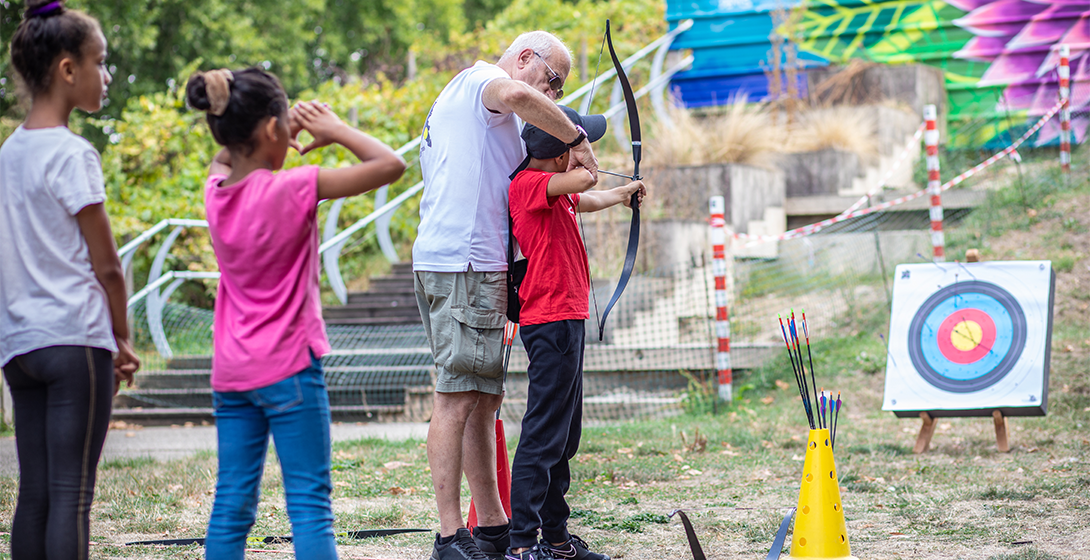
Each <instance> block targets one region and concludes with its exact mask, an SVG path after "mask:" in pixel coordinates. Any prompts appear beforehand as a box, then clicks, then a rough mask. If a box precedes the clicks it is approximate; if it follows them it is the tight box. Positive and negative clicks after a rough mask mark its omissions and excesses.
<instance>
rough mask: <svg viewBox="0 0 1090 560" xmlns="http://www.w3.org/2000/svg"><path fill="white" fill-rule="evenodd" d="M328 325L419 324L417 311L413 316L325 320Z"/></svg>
mask: <svg viewBox="0 0 1090 560" xmlns="http://www.w3.org/2000/svg"><path fill="white" fill-rule="evenodd" d="M326 323H327V324H330V325H360V326H363V325H372V326H383V325H419V324H420V315H419V313H418V314H417V315H416V316H415V317H407V316H405V317H351V318H343V319H336V320H330V321H326Z"/></svg>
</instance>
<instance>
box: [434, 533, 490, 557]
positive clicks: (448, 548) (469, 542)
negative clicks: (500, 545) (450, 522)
mask: <svg viewBox="0 0 1090 560" xmlns="http://www.w3.org/2000/svg"><path fill="white" fill-rule="evenodd" d="M431 560H489V559H488V557H487V556H485V555H484V553H483V552H481V550H480V549H479V548H477V543H475V542H473V535H470V534H469V529H464V528H463V529H458V532H456V533H454V540H452V541H450V542H449V543H447V544H439V534H438V533H436V535H435V548H433V549H432V551H431Z"/></svg>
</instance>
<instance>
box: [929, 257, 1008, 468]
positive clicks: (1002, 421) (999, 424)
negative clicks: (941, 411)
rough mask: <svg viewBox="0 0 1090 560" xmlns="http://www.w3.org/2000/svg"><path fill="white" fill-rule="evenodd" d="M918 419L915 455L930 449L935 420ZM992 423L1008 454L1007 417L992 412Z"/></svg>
mask: <svg viewBox="0 0 1090 560" xmlns="http://www.w3.org/2000/svg"><path fill="white" fill-rule="evenodd" d="M965 262H971V263H975V262H980V251H978V250H976V249H969V250H967V251H965ZM920 419H921V420H923V425H922V426H920V433H919V434H918V435H917V436H916V445H914V446H913V447H912V452H913V453H915V454H917V455H918V454H920V453H925V452H926V451H927V450H928V449H929V448H930V447H931V436H933V435H935V421H936V418H932V417H931V415H930V414H928V413H927V412H921V413H920ZM992 421H993V422H994V424H995V445H996V447H997V448H998V449H999V452H1000V453H1008V452H1010V450H1011V446H1010V442H1009V441H1008V440H1007V417H1006V416H1003V413H1002V412H1001V411H999V410H993V411H992Z"/></svg>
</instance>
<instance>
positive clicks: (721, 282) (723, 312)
mask: <svg viewBox="0 0 1090 560" xmlns="http://www.w3.org/2000/svg"><path fill="white" fill-rule="evenodd" d="M708 207H709V209H710V210H711V215H712V217H711V226H712V275H714V276H715V334H716V338H718V341H719V345H718V349H717V350H716V353H715V369H716V371H717V372H718V374H719V376H718V379H719V398H720V399H723V400H724V401H727V402H731V399H732V397H733V388H732V386H731V383H732V381H733V379H732V375H731V369H730V314H729V313H728V311H727V303H728V301H729V299H728V298H729V297H730V294H729V293H728V292H727V231H726V226H727V220H726V219H725V218H724V217H723V212H724V209H725V207H726V201H725V200H724V199H723V197H721V196H713V197H712V198H711V200H710V201H709V202H708Z"/></svg>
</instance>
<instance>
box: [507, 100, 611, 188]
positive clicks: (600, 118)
mask: <svg viewBox="0 0 1090 560" xmlns="http://www.w3.org/2000/svg"><path fill="white" fill-rule="evenodd" d="M559 107H560V110H561V111H564V114H565V115H567V116H568V118H569V119H571V122H573V123H575V124H576V125H577V126H581V127H583V130H585V131H586V132H587V141H589V142H597V141H598V140H601V139H602V136H605V134H606V117H605V116H604V115H580V114H579V113H577V112H576V111H575V109H572V108H571V107H565V106H563V105H560V106H559ZM522 140H523V142H526V154H527V156H526V159H525V160H524V161H523V162H522V164H520V165H519V167H518V169H516V170H515V172H514V173H512V174H511V178H512V179H514V177H515V175H518V173H519V171H522V170H523V169H526V167H527V166H529V165H530V158H535V159H550V158H554V157H559V156H562V155H564V153H565V152H567V151H568V144H567V143H565V142H564V141H563V140H560V139H559V138H556V137H555V136H553V135H551V134H549V133H548V132H545V131H544V130H541V129H540V128H538V127H536V126H534V125H532V124H529V123H527V124H526V126H524V127H522Z"/></svg>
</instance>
